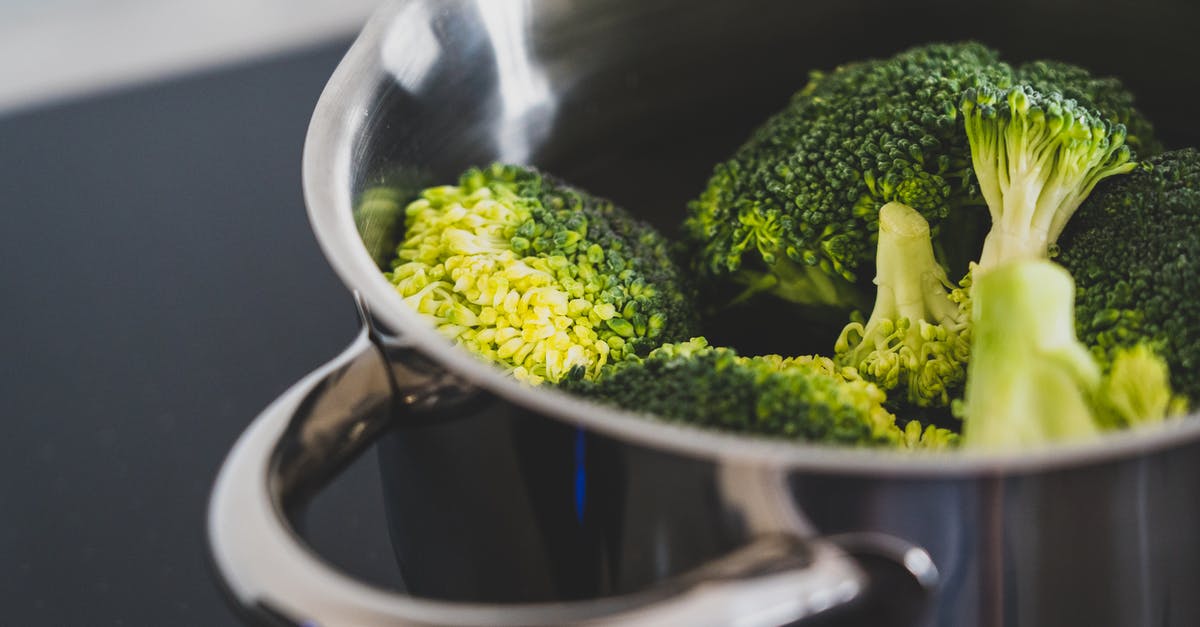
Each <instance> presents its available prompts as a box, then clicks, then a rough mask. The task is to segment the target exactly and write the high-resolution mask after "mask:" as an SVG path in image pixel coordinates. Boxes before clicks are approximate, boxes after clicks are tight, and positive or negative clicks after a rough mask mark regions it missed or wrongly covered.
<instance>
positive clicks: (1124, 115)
mask: <svg viewBox="0 0 1200 627" xmlns="http://www.w3.org/2000/svg"><path fill="white" fill-rule="evenodd" d="M1017 80H1018V81H1019V82H1021V83H1024V84H1027V85H1029V86H1030V87H1033V88H1034V89H1036V90H1037V91H1040V92H1042V93H1049V92H1059V93H1061V94H1062V95H1063V96H1065V97H1067V98H1070V99H1071V100H1074V101H1076V102H1078V103H1079V104H1081V105H1083V106H1085V107H1087V108H1089V109H1092V110H1094V111H1096V112H1097V113H1098V114H1099V115H1100V117H1102V118H1104V119H1106V120H1108V121H1110V122H1116V123H1120V124H1124V125H1125V143H1126V144H1128V145H1129V147H1130V148H1131V149H1133V150H1134V151H1135V152H1137V154H1138V156H1139V157H1143V158H1144V157H1149V156H1151V155H1156V154H1158V153H1160V152H1162V150H1163V148H1162V144H1161V143H1160V142H1159V141H1158V138H1157V137H1155V135H1154V125H1153V124H1151V123H1150V120H1148V119H1146V116H1144V115H1142V113H1141V112H1139V111H1138V110H1137V108H1136V107H1134V105H1133V92H1130V91H1129V90H1128V89H1126V88H1125V86H1124V85H1122V84H1121V81H1120V80H1118V79H1116V78H1113V77H1111V76H1103V77H1102V76H1095V75H1093V74H1092V73H1091V72H1089V71H1087V70H1085V69H1083V68H1081V67H1079V66H1077V65H1071V64H1070V63H1063V62H1062V61H1034V62H1032V63H1026V64H1024V65H1022V66H1021V67H1020V68H1018V69H1017Z"/></svg>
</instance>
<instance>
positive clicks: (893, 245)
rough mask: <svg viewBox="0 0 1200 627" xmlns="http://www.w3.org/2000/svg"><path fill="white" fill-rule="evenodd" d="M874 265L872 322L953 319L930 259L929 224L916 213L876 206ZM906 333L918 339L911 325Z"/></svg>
mask: <svg viewBox="0 0 1200 627" xmlns="http://www.w3.org/2000/svg"><path fill="white" fill-rule="evenodd" d="M875 266H876V267H875V272H876V274H875V284H876V285H877V286H878V288H879V293H878V295H877V296H876V297H875V307H874V309H873V310H872V311H871V319H872V320H876V319H883V318H892V319H895V318H907V319H909V320H910V321H912V322H916V321H917V320H927V321H931V322H936V323H941V322H944V321H957V319H958V317H959V311H958V306H957V305H955V304H954V303H953V302H952V301H951V300H950V299H949V298H948V297H947V289H948V286H949V283H948V281H947V280H946V272H945V270H943V269H942V266H941V265H940V264H938V262H937V260H936V259H935V258H934V255H933V243H932V240H931V239H930V236H929V223H928V222H926V221H925V218H923V217H921V214H919V213H917V212H916V211H915V210H913V209H911V208H909V207H908V206H906V205H902V204H900V203H897V202H890V203H888V204H886V205H884V206H883V208H882V209H880V210H879V249H878V251H877V254H876V258H875ZM869 332H870V331H869V330H868V333H869ZM909 334H910V338H911V339H913V340H917V339H919V335H920V331H919V329H918V328H917V325H916V324H913V325H912V326H911V327H910V328H909Z"/></svg>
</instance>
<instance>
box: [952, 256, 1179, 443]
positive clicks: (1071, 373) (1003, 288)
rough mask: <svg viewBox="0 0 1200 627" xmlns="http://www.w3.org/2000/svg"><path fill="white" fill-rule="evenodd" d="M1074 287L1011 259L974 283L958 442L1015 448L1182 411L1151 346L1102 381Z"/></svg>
mask: <svg viewBox="0 0 1200 627" xmlns="http://www.w3.org/2000/svg"><path fill="white" fill-rule="evenodd" d="M1074 294H1075V285H1074V282H1073V281H1072V279H1071V275H1070V274H1069V273H1067V271H1066V270H1065V269H1063V268H1062V267H1061V266H1058V265H1056V264H1054V263H1052V262H1050V261H1045V260H1038V259H1025V260H1016V261H1011V262H1008V263H1006V264H1003V265H1001V266H999V267H996V268H993V269H991V270H990V271H988V272H985V273H982V274H980V275H978V276H976V277H975V284H974V289H973V293H972V298H973V307H972V315H971V319H972V325H973V330H972V333H973V336H974V340H973V342H972V345H971V361H970V363H969V365H968V367H967V385H966V393H965V397H964V399H963V407H962V414H963V433H962V438H963V444H964V446H967V447H976V448H994V449H1000V448H1018V447H1022V446H1027V445H1032V444H1041V443H1045V442H1052V441H1062V440H1069V439H1079V438H1086V437H1089V436H1094V435H1097V434H1099V433H1100V432H1101V431H1102V430H1104V429H1108V428H1115V427H1123V426H1129V425H1131V424H1141V423H1149V422H1157V421H1161V420H1162V419H1163V418H1165V417H1166V416H1167V415H1171V414H1174V413H1177V412H1179V411H1181V410H1182V408H1183V407H1182V404H1181V403H1179V402H1178V400H1177V399H1176V397H1175V395H1174V394H1173V392H1172V391H1171V389H1170V386H1169V384H1168V382H1167V380H1166V376H1165V366H1164V365H1163V364H1162V362H1161V361H1156V360H1157V357H1156V356H1155V355H1154V354H1153V352H1152V351H1151V350H1150V349H1149V347H1148V346H1144V345H1143V346H1142V347H1141V348H1138V349H1137V350H1131V351H1127V352H1124V353H1122V354H1121V355H1120V356H1118V361H1117V362H1116V363H1114V366H1113V368H1112V370H1111V372H1110V373H1109V375H1108V376H1107V377H1105V376H1104V374H1103V373H1102V371H1101V368H1100V365H1099V363H1098V362H1097V361H1096V359H1095V358H1094V357H1093V356H1092V353H1091V352H1090V351H1089V350H1088V349H1087V347H1086V346H1084V345H1083V343H1081V342H1080V341H1079V340H1078V339H1077V338H1076V337H1075V326H1074Z"/></svg>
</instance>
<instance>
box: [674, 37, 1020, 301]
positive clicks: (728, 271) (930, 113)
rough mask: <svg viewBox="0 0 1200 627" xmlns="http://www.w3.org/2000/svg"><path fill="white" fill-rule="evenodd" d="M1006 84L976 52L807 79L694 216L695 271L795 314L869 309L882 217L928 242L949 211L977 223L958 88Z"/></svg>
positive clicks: (722, 167) (991, 59) (1006, 75)
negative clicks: (904, 209)
mask: <svg viewBox="0 0 1200 627" xmlns="http://www.w3.org/2000/svg"><path fill="white" fill-rule="evenodd" d="M1011 75H1012V69H1011V68H1010V67H1009V66H1008V65H1006V64H1004V63H1002V62H1000V61H999V59H998V57H997V55H996V53H995V52H994V51H992V50H990V49H988V48H986V47H984V46H982V45H980V44H975V43H964V44H934V45H928V46H922V47H919V48H914V49H911V50H908V51H906V52H903V53H900V54H898V55H896V56H894V57H891V58H889V59H882V60H871V61H864V62H860V63H854V64H850V65H845V66H842V67H839V68H837V69H836V70H834V71H833V72H830V73H828V74H823V73H819V72H818V73H814V74H813V75H812V78H811V80H810V82H809V83H808V85H807V86H806V87H805V88H804V89H803V90H801V91H800V92H798V93H797V94H796V95H795V96H794V97H793V98H792V100H791V102H790V104H789V105H788V106H787V108H785V109H784V110H783V111H782V112H780V113H778V114H776V115H775V116H774V117H772V118H771V119H770V120H769V121H767V122H766V123H765V124H764V125H763V126H762V127H761V128H759V129H758V130H757V131H756V132H755V133H754V135H753V136H752V137H751V138H750V140H749V141H748V142H747V143H746V144H745V145H743V146H742V147H741V148H740V149H739V150H738V151H737V153H736V154H735V155H734V156H733V158H732V159H730V160H728V161H726V162H724V163H722V164H719V165H717V166H716V168H715V171H714V174H713V176H712V178H711V179H710V181H709V183H708V186H707V189H705V190H704V192H703V193H702V195H701V196H700V198H699V199H697V200H695V201H693V202H692V203H691V205H690V212H689V215H688V218H687V220H686V222H685V225H684V226H685V232H686V234H687V236H688V238H689V239H690V240H691V241H692V242H693V243H694V245H695V246H696V248H697V249H698V258H699V263H698V266H699V267H698V270H699V271H700V272H701V273H702V274H703V275H705V276H706V277H708V278H715V279H729V280H732V281H735V282H737V283H740V284H744V285H747V286H749V287H750V288H751V289H754V290H766V291H770V292H772V293H774V294H776V295H778V296H781V297H783V298H786V299H789V300H792V301H796V302H800V303H805V304H816V305H831V306H834V307H839V308H843V309H853V308H856V307H857V308H862V307H865V306H866V305H868V303H869V302H870V289H869V286H865V285H862V284H861V283H862V282H861V279H863V278H864V277H862V276H861V270H862V269H863V267H864V266H866V267H869V265H867V264H869V263H870V262H871V260H872V257H873V253H874V250H875V230H876V220H877V217H878V213H879V208H880V207H882V206H883V205H884V204H886V203H888V202H891V201H897V202H901V203H904V204H906V205H908V206H910V207H913V208H914V209H916V210H917V211H918V212H920V214H921V215H922V216H924V217H925V219H926V220H928V221H929V223H930V224H931V225H933V228H934V230H935V231H936V230H937V229H938V225H939V224H940V223H941V222H942V221H943V219H945V218H947V217H948V216H952V215H953V214H956V213H959V212H965V213H964V214H963V215H961V216H958V217H960V218H962V219H964V220H966V221H971V220H975V221H983V222H986V216H985V215H983V213H982V211H979V210H977V208H981V207H982V206H983V199H982V197H981V196H980V195H979V190H978V188H977V187H976V185H975V181H974V176H973V174H972V172H971V155H970V150H969V148H968V145H967V140H966V135H965V133H964V131H963V128H962V122H961V121H960V120H959V115H958V105H959V101H960V100H961V98H962V94H963V92H964V90H966V89H967V88H969V87H972V86H975V85H978V84H997V85H1007V84H1009V83H1010V82H1011Z"/></svg>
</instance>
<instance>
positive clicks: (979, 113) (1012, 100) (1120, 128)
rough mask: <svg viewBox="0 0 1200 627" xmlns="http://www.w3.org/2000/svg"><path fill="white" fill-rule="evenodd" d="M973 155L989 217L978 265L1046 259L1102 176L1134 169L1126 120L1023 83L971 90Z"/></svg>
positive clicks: (967, 104)
mask: <svg viewBox="0 0 1200 627" xmlns="http://www.w3.org/2000/svg"><path fill="white" fill-rule="evenodd" d="M961 109H962V113H963V120H964V123H965V125H966V131H967V139H968V141H969V142H970V146H971V162H972V164H973V165H974V168H975V175H976V177H977V178H978V180H979V188H980V192H981V193H982V195H983V198H984V200H985V201H986V202H987V205H988V210H989V211H990V213H991V217H992V228H991V230H990V231H989V232H988V235H987V238H986V239H985V240H984V245H983V253H982V255H981V256H980V260H979V267H980V269H981V271H982V270H987V269H990V268H993V267H995V266H998V265H1000V264H1001V263H1002V262H1004V261H1006V260H1010V259H1023V258H1035V259H1038V258H1046V257H1048V256H1049V251H1050V247H1051V246H1052V245H1054V243H1055V242H1056V241H1057V240H1058V236H1059V234H1060V233H1062V230H1063V227H1064V226H1065V225H1066V223H1067V221H1068V220H1069V219H1070V218H1071V215H1072V214H1074V213H1075V210H1076V209H1077V208H1078V207H1079V205H1080V203H1082V202H1083V200H1084V199H1085V198H1087V196H1088V194H1089V193H1091V191H1092V188H1093V187H1095V186H1096V183H1097V182H1099V181H1100V180H1102V179H1104V178H1107V177H1109V176H1113V175H1116V174H1123V173H1126V172H1129V171H1130V170H1132V169H1133V168H1134V167H1135V166H1136V163H1135V162H1133V161H1131V160H1130V152H1129V148H1128V147H1127V146H1126V145H1125V126H1124V125H1122V124H1112V123H1109V122H1108V121H1106V120H1105V119H1103V118H1101V117H1100V116H1099V115H1097V114H1096V113H1094V112H1093V111H1091V110H1089V109H1087V108H1085V107H1083V106H1082V105H1079V104H1078V103H1076V102H1075V101H1074V100H1070V99H1067V98H1065V97H1063V96H1062V95H1061V94H1058V93H1051V94H1041V93H1039V92H1037V91H1035V90H1033V89H1032V88H1030V87H1027V86H1022V85H1018V86H1016V87H1012V88H1010V89H993V88H989V87H981V88H978V89H971V90H968V91H967V93H966V95H965V96H964V98H963V101H962V105H961Z"/></svg>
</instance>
